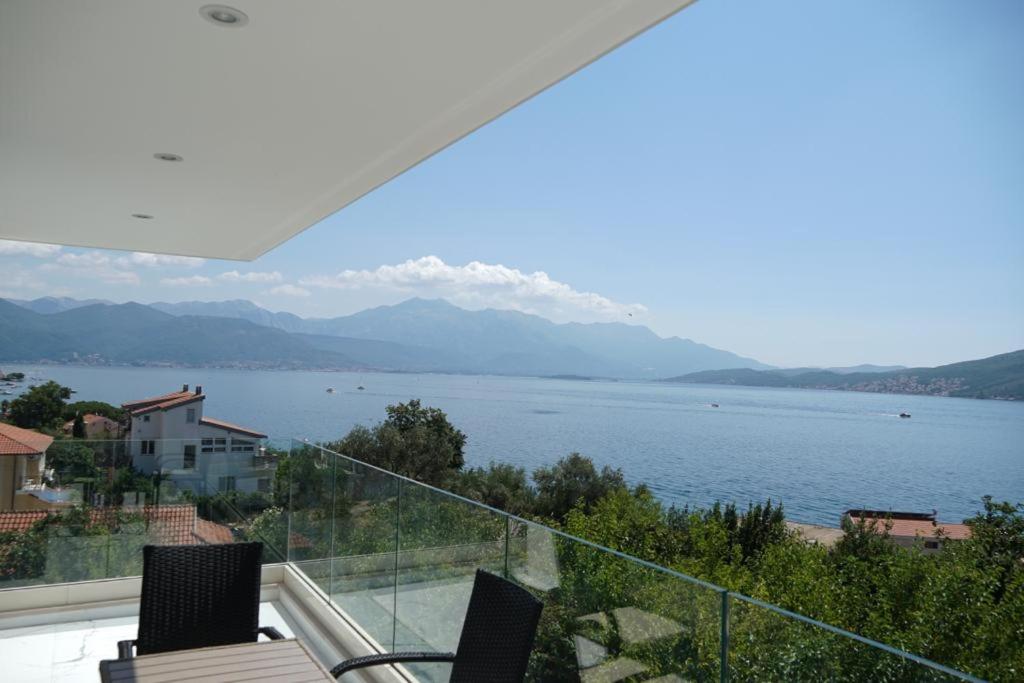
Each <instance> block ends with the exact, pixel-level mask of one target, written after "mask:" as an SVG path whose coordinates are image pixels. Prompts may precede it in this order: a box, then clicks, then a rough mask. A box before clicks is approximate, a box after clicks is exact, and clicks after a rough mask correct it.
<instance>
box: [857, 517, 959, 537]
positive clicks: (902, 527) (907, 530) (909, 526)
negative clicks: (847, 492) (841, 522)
mask: <svg viewBox="0 0 1024 683" xmlns="http://www.w3.org/2000/svg"><path fill="white" fill-rule="evenodd" d="M899 514H900V513H893V515H892V516H891V517H890V518H882V517H879V516H877V515H865V516H864V517H860V516H858V515H853V514H851V515H850V521H852V522H853V523H854V524H856V523H858V522H859V521H860V520H861V519H864V520H865V521H867V523H868V526H870V527H873V528H874V529H875V530H876V531H877V532H878V533H882V532H883V531H885V529H886V527H887V525H889V524H890V523H891V524H892V526H891V527H890V528H889V535H890V536H904V537H907V538H915V537H917V536H920V537H921V538H935V537H937V536H938V535H939V532H942V535H943V536H945V537H946V538H949V539H953V540H963V539H965V538H970V537H971V527H969V526H968V525H966V524H952V523H948V522H937V521H935V522H933V521H932V520H930V519H920V517H925V516H924V515H908V516H910V517H914V518H912V519H906V518H900V517H899V516H898V515H899Z"/></svg>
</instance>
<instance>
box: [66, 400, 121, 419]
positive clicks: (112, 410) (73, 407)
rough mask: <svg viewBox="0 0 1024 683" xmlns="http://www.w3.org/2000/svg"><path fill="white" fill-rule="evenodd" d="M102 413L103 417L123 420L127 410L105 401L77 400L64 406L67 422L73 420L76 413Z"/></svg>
mask: <svg viewBox="0 0 1024 683" xmlns="http://www.w3.org/2000/svg"><path fill="white" fill-rule="evenodd" d="M89 414H92V415H102V416H103V417H106V418H109V419H111V420H114V421H115V422H123V421H124V420H125V418H126V417H127V412H126V411H125V410H124V409H123V408H119V407H117V406H114V405H111V404H109V403H104V402H103V401H75V402H74V403H69V404H67V405H66V406H64V414H63V419H64V421H65V422H67V421H68V420H73V419H74V418H75V416H76V415H89Z"/></svg>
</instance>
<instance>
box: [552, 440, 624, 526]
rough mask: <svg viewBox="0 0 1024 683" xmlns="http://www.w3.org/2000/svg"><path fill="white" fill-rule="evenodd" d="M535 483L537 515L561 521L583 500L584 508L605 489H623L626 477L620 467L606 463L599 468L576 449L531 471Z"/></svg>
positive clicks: (594, 501) (597, 498)
mask: <svg viewBox="0 0 1024 683" xmlns="http://www.w3.org/2000/svg"><path fill="white" fill-rule="evenodd" d="M533 481H534V482H535V483H536V484H537V504H536V508H535V511H536V513H537V514H539V515H543V516H545V517H550V518H551V519H553V520H556V521H561V520H562V519H564V518H565V516H566V515H567V514H569V511H570V510H572V509H573V508H574V507H576V506H577V504H579V503H580V501H582V504H583V509H584V510H589V509H590V507H591V506H592V505H593V504H594V503H596V502H597V501H598V500H600V499H601V498H603V497H604V496H605V495H607V494H608V493H610V492H612V491H614V490H616V489H624V488H625V487H626V480H625V478H624V477H623V476H622V470H619V469H612V468H610V467H608V466H607V465H606V466H605V467H603V468H602V469H601V471H600V472H598V471H597V468H595V467H594V462H593V461H592V460H591V459H590V458H587V457H584V456H582V455H580V454H579V453H571V454H570V455H569V456H567V457H565V458H562V459H561V460H559V461H558V462H557V463H555V464H554V466H552V467H540V468H538V469H536V470H534V472H533Z"/></svg>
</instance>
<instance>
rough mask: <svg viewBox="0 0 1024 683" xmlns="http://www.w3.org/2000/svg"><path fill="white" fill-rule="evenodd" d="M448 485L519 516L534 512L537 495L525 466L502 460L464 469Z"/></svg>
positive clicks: (472, 497) (460, 493)
mask: <svg viewBox="0 0 1024 683" xmlns="http://www.w3.org/2000/svg"><path fill="white" fill-rule="evenodd" d="M449 488H450V490H451V491H452V492H453V493H457V494H459V495H460V496H464V497H466V498H470V499H472V500H476V501H479V502H481V503H483V504H484V505H489V506H490V507H493V508H498V509H499V510H504V511H505V512H510V513H512V514H513V515H520V516H522V515H529V514H533V512H534V506H535V503H536V498H537V492H536V491H535V490H534V489H533V487H531V486H530V483H529V481H528V480H527V478H526V470H525V469H523V468H522V467H516V466H514V465H507V464H503V463H493V462H492V463H491V464H490V465H488V466H487V467H471V468H469V469H467V470H464V471H463V472H461V473H460V474H459V475H458V476H456V477H453V478H452V481H451V483H450V486H449Z"/></svg>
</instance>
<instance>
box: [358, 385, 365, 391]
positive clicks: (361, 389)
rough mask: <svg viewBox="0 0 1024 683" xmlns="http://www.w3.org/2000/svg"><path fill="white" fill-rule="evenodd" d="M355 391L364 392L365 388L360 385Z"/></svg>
mask: <svg viewBox="0 0 1024 683" xmlns="http://www.w3.org/2000/svg"><path fill="white" fill-rule="evenodd" d="M356 389H358V390H359V391H366V387H364V386H363V385H362V384H360V385H359V386H358V387H356Z"/></svg>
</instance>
